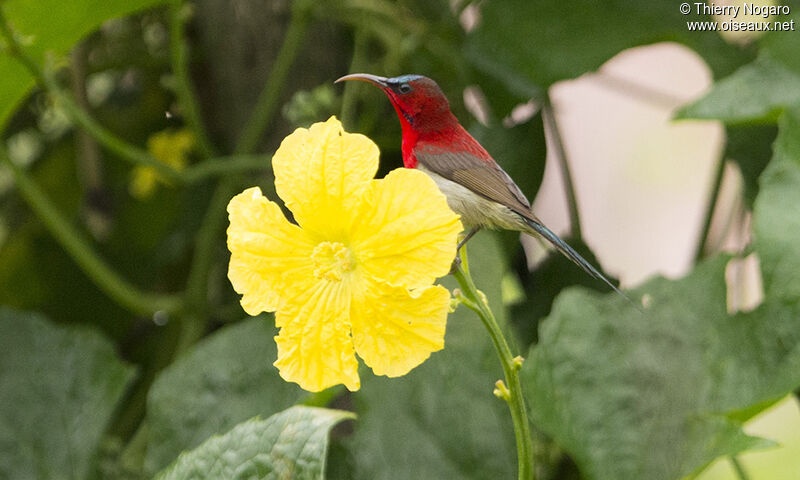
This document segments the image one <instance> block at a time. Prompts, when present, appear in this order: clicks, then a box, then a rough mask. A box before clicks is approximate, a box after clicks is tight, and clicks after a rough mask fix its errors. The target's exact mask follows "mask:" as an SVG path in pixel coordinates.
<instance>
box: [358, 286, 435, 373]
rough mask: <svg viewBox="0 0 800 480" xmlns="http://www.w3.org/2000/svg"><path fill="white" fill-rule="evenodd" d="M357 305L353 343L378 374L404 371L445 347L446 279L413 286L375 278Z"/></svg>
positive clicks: (365, 361)
mask: <svg viewBox="0 0 800 480" xmlns="http://www.w3.org/2000/svg"><path fill="white" fill-rule="evenodd" d="M364 284H365V285H366V291H365V292H363V293H364V295H363V297H361V299H360V301H359V300H354V302H353V306H352V308H351V321H352V323H353V326H352V329H353V343H354V344H355V347H356V352H357V353H358V355H359V356H360V357H361V358H363V359H364V363H366V364H367V365H368V366H369V367H370V368H372V370H373V371H374V372H375V374H376V375H387V376H390V377H398V376H400V375H405V374H406V373H408V372H409V371H410V370H411V369H412V368H414V367H416V366H417V365H419V364H420V363H422V362H424V361H425V359H427V358H428V357H429V356H430V354H431V352H435V351H438V350H441V349H442V348H444V331H445V324H446V321H447V312H448V309H449V307H450V292H448V291H447V290H446V289H445V288H444V287H442V286H440V285H435V286H429V287H424V288H420V289H416V290H413V291H409V290H408V289H406V288H405V287H398V286H394V285H390V284H388V283H386V282H381V281H375V280H374V279H371V280H366V281H364Z"/></svg>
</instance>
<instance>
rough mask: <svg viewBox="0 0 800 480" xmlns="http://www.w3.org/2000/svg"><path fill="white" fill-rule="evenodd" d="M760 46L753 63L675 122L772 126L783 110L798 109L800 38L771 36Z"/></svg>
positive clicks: (787, 34)
mask: <svg viewBox="0 0 800 480" xmlns="http://www.w3.org/2000/svg"><path fill="white" fill-rule="evenodd" d="M793 13H794V19H793V21H794V22H795V23H797V22H800V16H798V15H797V12H793ZM776 19H780V21H788V20H792V19H789V18H783V17H777V18H776ZM759 43H760V46H761V51H760V54H759V56H758V58H757V59H756V60H755V61H754V62H752V63H750V64H749V65H745V66H743V67H742V68H740V69H739V70H737V71H736V72H735V73H734V74H733V75H731V76H729V77H727V78H724V79H722V80H720V81H718V82H717V83H715V84H714V85H713V87H712V88H711V90H710V91H709V92H708V93H707V94H706V95H705V96H703V97H702V98H700V99H699V100H697V101H695V102H694V103H692V104H690V105H688V106H686V107H684V108H683V110H681V111H680V112H678V115H677V116H678V118H696V119H703V118H708V119H718V120H722V121H723V122H726V123H731V124H738V123H765V122H766V123H775V122H776V120H777V119H778V116H779V115H780V113H781V112H782V111H783V110H784V109H785V108H786V107H790V106H793V105H795V106H796V105H800V60H798V55H797V52H798V50H800V37H799V36H798V35H794V34H793V32H771V33H768V34H766V35H765V36H764V38H763V39H762V40H761V42H759Z"/></svg>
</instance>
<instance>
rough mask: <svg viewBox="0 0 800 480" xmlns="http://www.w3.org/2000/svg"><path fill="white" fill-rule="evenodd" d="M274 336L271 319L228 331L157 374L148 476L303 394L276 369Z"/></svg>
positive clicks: (150, 419) (152, 397)
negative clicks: (204, 443) (181, 453)
mask: <svg viewBox="0 0 800 480" xmlns="http://www.w3.org/2000/svg"><path fill="white" fill-rule="evenodd" d="M275 334H276V330H275V327H273V326H272V318H271V317H267V318H265V317H257V318H252V319H249V320H246V321H244V322H242V323H240V324H237V325H233V326H230V327H226V328H223V329H222V330H220V331H219V332H217V333H215V334H214V335H212V336H210V337H209V338H208V339H206V340H204V341H203V342H201V343H200V344H198V345H197V346H196V347H195V348H194V349H193V350H192V351H191V352H189V353H188V354H187V355H186V356H184V357H182V358H181V359H179V360H178V361H177V362H175V363H174V364H173V365H171V366H170V367H169V368H167V369H166V370H164V372H162V373H161V374H160V375H159V376H158V378H157V379H156V381H155V383H154V384H153V387H152V389H151V390H150V395H149V397H148V402H147V418H146V422H147V425H148V432H149V440H148V444H147V457H146V461H145V466H146V470H147V471H148V472H151V473H152V472H156V471H158V470H160V469H162V468H164V467H165V466H166V465H168V464H169V463H170V462H172V461H173V460H174V459H175V458H176V457H177V456H178V454H179V453H180V452H181V451H184V450H189V449H191V448H194V447H196V446H197V445H199V444H200V443H201V442H203V441H204V440H205V439H207V438H208V437H210V436H211V435H214V434H221V433H223V432H225V431H227V430H229V429H230V428H232V427H233V426H234V425H236V424H237V423H239V422H242V421H244V420H246V419H248V418H252V417H253V416H255V415H259V414H260V415H264V416H268V415H271V414H273V413H275V412H279V411H281V410H283V409H285V408H287V407H289V406H291V405H293V404H294V403H295V402H297V401H298V400H299V399H300V398H302V397H303V396H304V393H303V391H302V390H300V388H299V387H297V385H295V384H292V383H287V382H285V381H284V380H283V379H281V378H280V377H279V376H278V371H277V369H276V368H275V367H274V366H273V365H272V362H274V361H275V358H276V356H277V350H276V347H275V340H274V339H273V337H274V336H275Z"/></svg>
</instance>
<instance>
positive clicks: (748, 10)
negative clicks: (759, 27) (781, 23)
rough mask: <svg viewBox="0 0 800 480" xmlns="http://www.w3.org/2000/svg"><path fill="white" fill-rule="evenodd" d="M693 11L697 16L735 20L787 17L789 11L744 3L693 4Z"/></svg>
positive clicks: (776, 7)
mask: <svg viewBox="0 0 800 480" xmlns="http://www.w3.org/2000/svg"><path fill="white" fill-rule="evenodd" d="M694 7H695V11H696V13H697V14H698V15H726V16H730V17H733V18H737V17H738V16H739V14H740V13H741V14H743V15H753V16H761V17H764V18H767V17H769V16H770V15H788V14H789V13H791V9H790V8H789V6H788V5H756V4H753V3H744V4H742V5H717V4H716V3H705V2H695V4H694Z"/></svg>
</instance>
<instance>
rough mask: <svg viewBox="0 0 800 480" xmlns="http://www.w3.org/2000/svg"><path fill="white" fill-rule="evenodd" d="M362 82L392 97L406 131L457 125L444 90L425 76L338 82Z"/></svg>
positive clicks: (349, 77)
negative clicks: (410, 128) (450, 123)
mask: <svg viewBox="0 0 800 480" xmlns="http://www.w3.org/2000/svg"><path fill="white" fill-rule="evenodd" d="M346 80H359V81H362V82H368V83H371V84H373V85H376V86H378V87H379V88H380V89H381V90H383V92H384V93H385V94H386V95H387V96H388V97H389V100H391V102H392V105H394V108H395V110H397V115H398V116H399V117H400V121H401V122H402V123H403V127H404V128H406V126H410V127H412V128H413V129H415V130H418V131H425V130H431V129H436V128H441V126H442V125H443V122H450V121H456V120H455V117H453V114H452V113H450V104H449V103H448V102H447V97H445V95H444V92H442V89H441V88H439V85H437V84H436V82H434V81H433V80H431V79H430V78H428V77H424V76H422V75H400V76H399V77H393V78H386V77H379V76H377V75H370V74H369V73H353V74H350V75H345V76H344V77H342V78H340V79H338V80H336V82H335V83H338V82H343V81H346Z"/></svg>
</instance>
